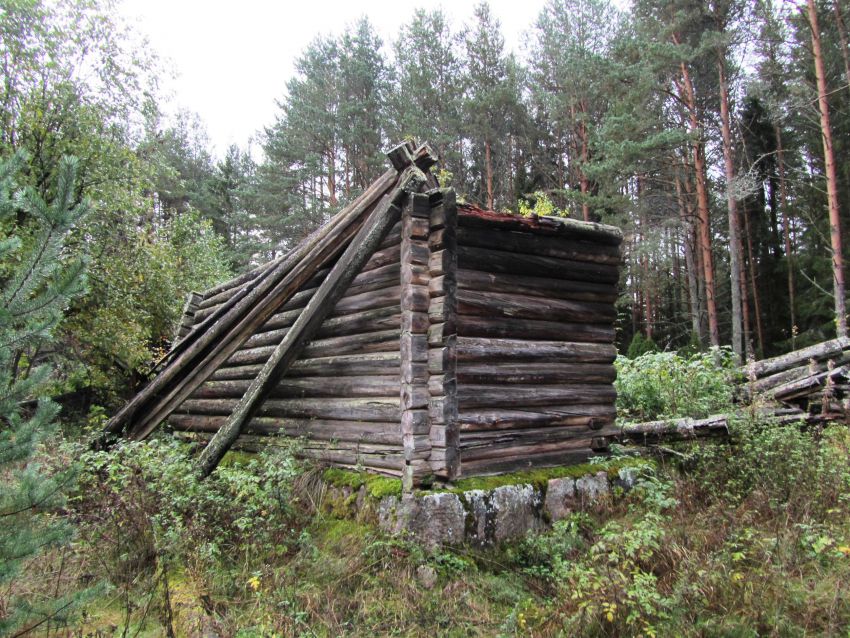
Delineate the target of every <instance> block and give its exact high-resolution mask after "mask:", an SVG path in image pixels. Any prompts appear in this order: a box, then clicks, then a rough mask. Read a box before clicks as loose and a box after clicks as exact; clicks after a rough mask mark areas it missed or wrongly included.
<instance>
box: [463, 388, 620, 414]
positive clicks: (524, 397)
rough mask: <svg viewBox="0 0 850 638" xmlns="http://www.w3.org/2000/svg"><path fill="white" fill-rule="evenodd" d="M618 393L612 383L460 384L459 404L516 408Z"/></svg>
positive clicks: (601, 398) (606, 397) (610, 398)
mask: <svg viewBox="0 0 850 638" xmlns="http://www.w3.org/2000/svg"><path fill="white" fill-rule="evenodd" d="M616 398H617V392H616V390H614V388H613V386H610V385H578V384H572V385H567V384H564V385H548V386H547V385H532V386H523V385H511V386H508V387H505V386H503V385H472V384H468V383H467V384H461V385H460V386H459V387H458V405H459V406H460V409H461V410H468V409H469V408H475V407H484V408H499V407H505V408H516V407H523V408H525V407H531V406H536V405H542V406H545V405H563V404H565V403H576V404H578V403H588V404H597V403H605V402H610V403H612V404H613V403H614V400H615V399H616Z"/></svg>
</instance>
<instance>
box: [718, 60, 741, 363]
mask: <svg viewBox="0 0 850 638" xmlns="http://www.w3.org/2000/svg"><path fill="white" fill-rule="evenodd" d="M724 58H725V51H724V52H722V53H720V54H719V55H718V59H717V79H718V81H719V83H720V130H721V133H722V137H723V168H724V173H725V176H726V209H727V211H728V213H729V279H730V281H731V286H732V351H733V352H734V353H735V354H736V355H737V356H738V360H739V361H740V360H743V358H744V356H745V349H744V343H743V334H742V329H743V327H744V310H743V308H742V303H741V298H742V295H741V291H742V288H743V287H742V284H743V281H742V280H743V277H742V276H741V273H742V272H743V263H744V259H743V253H744V250H743V246H742V244H741V224H740V222H739V220H738V205H737V202H736V201H735V194H734V192H733V190H732V186H733V182H734V180H735V159H734V157H733V156H732V154H733V149H732V131H731V126H730V123H729V88H728V85H727V82H726V60H725V59H724Z"/></svg>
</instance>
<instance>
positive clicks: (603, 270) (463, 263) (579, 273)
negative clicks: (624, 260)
mask: <svg viewBox="0 0 850 638" xmlns="http://www.w3.org/2000/svg"><path fill="white" fill-rule="evenodd" d="M435 254H436V255H439V253H435ZM432 258H433V256H432ZM457 264H458V267H459V268H466V269H469V270H483V271H486V272H497V273H506V274H514V275H532V276H541V275H545V276H547V277H552V278H553V279H569V280H577V281H588V282H594V283H601V284H616V283H617V281H619V278H620V271H619V269H618V268H617V266H613V265H608V264H594V263H590V262H586V261H572V260H569V259H558V258H556V257H539V256H537V255H524V254H521V253H511V252H507V251H504V250H492V249H488V248H474V247H471V246H462V245H459V246H458V247H457ZM432 270H433V269H432Z"/></svg>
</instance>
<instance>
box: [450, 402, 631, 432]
mask: <svg viewBox="0 0 850 638" xmlns="http://www.w3.org/2000/svg"><path fill="white" fill-rule="evenodd" d="M616 417H617V410H616V408H615V407H614V405H613V404H612V403H605V404H595V405H592V404H587V405H583V404H579V405H560V406H545V407H537V408H522V409H504V410H494V409H491V408H484V409H469V410H461V411H460V412H458V423H459V424H460V429H461V431H462V432H463V431H465V432H472V431H478V430H485V431H492V430H500V429H518V428H534V427H549V426H576V427H581V426H584V427H588V428H590V429H600V428H603V427H605V426H608V425H611V424H613V423H614V419H615V418H616Z"/></svg>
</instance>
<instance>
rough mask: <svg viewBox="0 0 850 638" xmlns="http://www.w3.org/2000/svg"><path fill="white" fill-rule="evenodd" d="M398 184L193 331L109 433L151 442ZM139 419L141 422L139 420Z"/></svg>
mask: <svg viewBox="0 0 850 638" xmlns="http://www.w3.org/2000/svg"><path fill="white" fill-rule="evenodd" d="M398 179H400V178H397V176H396V175H395V174H394V173H393V172H388V173H387V174H385V175H384V177H382V178H380V179H379V180H377V181H376V182H375V183H374V184H373V186H372V187H370V188H369V189H367V192H366V193H364V195H363V196H362V197H361V198H358V200H356V203H355V204H353V205H352V206H351V207H349V208H348V209H346V211H345V212H344V214H340V215H338V216H337V217H336V218H335V219H334V220H332V221H331V222H329V223H328V224H327V225H325V226H323V227H322V228H321V229H320V230H319V231H317V232H316V233H314V234H313V235H311V236H310V237H309V238H308V239H307V240H305V241H303V242H302V243H301V244H300V245H299V248H298V249H296V250H295V251H293V252H292V253H291V254H290V255H289V256H288V257H287V258H286V259H285V260H283V262H281V263H280V264H276V265H275V266H274V268H272V269H271V270H270V271H269V272H268V273H267V274H265V275H264V276H263V278H262V281H258V282H257V284H256V285H255V286H252V287H250V291H248V292H246V293H245V294H244V296H242V297H241V298H239V299H237V300H236V301H234V302H233V304H232V306H229V307H227V308H226V310H223V311H222V313H221V316H217V315H213V317H217V318H216V319H215V321H214V322H212V323H211V324H209V325H203V324H200V325H198V326H196V327H195V328H193V330H192V332H190V333H189V334H188V335H187V336H186V339H184V340H183V342H182V343H181V344H180V347H179V348H175V349H174V350H173V351H172V354H171V356H169V357H168V359H167V361H166V362H165V363H164V365H165V367H164V368H163V369H161V370H160V372H159V374H158V375H157V376H156V377H155V378H154V379H153V380H152V381H151V382H150V383H149V384H148V385H147V386H146V387H145V388H144V389H143V390H142V391H140V392H139V393H138V394H137V395H136V396H135V397H134V398H133V399H132V400H130V401H129V402H128V403H127V404H126V405H125V406H124V407H123V408H122V409H121V410H120V411H119V412H118V413H117V414H116V415H115V416H113V417H112V419H110V421H109V423H108V424H107V426H106V428H105V433H107V434H109V433H113V434H114V433H119V432H121V431H122V430H124V429H125V428H126V427H127V426H128V425H131V426H133V427H132V428H131V429H132V432H133V436H134V437H135V438H144V437H145V436H147V435H148V434H149V433H150V432H151V431H152V430H153V429H154V428H155V427H156V426H157V425H158V424H159V423H160V422H161V421H162V420H163V419H165V418H166V417H167V416H168V414H169V413H170V412H171V410H173V409H174V408H175V407H176V406H177V405H179V403H180V402H181V401H182V400H184V399H185V398H186V397H187V396H188V395H189V394H190V393H191V391H192V389H193V388H194V387H195V386H196V385H197V384H199V383H200V382H202V381H203V380H204V379H206V378H207V377H209V376H210V375H211V374H212V372H213V371H214V370H215V368H217V367H218V366H219V365H220V364H221V363H223V362H224V361H225V360H226V359H227V357H228V356H230V354H232V352H233V351H235V350H236V349H237V348H238V347H239V346H240V345H241V343H243V342H244V341H245V340H247V338H248V337H249V336H250V335H251V334H252V333H253V332H254V330H255V329H256V327H257V326H259V325H262V323H264V322H265V320H266V319H267V318H268V316H269V315H270V314H272V313H273V312H274V309H275V308H277V307H278V306H280V304H282V303H284V302H285V301H286V299H288V298H289V297H290V296H291V295H292V294H294V293H295V292H296V291H297V290H298V288H299V287H300V286H301V285H302V284H303V283H304V281H306V280H307V279H308V278H309V276H310V275H311V274H312V272H313V271H314V270H315V269H317V268H319V267H321V266H322V265H323V262H325V261H326V260H328V259H329V258H332V257H333V255H335V254H337V253H338V252H339V251H340V250H341V245H342V242H344V241H347V239H348V238H350V237H352V236H353V235H354V234H355V232H356V231H357V229H358V224H357V223H356V222H357V220H358V219H360V218H361V217H363V216H364V213H366V212H367V211H368V210H369V209H370V207H371V206H372V204H373V203H374V201H375V200H376V198H377V196H379V195H380V194H381V193H383V192H384V191H385V190H386V189H387V188H388V187H390V186H391V185H392V184H393V183H394V182H396V181H398ZM246 290H247V287H246ZM234 299H236V296H234ZM227 305H228V304H225V305H224V306H223V308H224V307H225V306H227ZM211 318H212V317H211ZM143 408H144V410H143ZM139 414H142V416H141V418H136V417H137V415H139Z"/></svg>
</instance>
